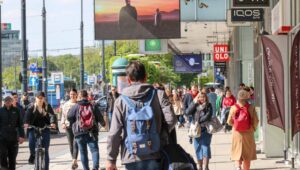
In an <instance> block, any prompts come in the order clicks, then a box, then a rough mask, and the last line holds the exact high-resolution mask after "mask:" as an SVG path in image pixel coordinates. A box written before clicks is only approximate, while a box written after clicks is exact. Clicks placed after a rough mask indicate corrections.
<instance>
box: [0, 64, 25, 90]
mask: <svg viewBox="0 0 300 170" xmlns="http://www.w3.org/2000/svg"><path fill="white" fill-rule="evenodd" d="M20 70H21V69H20V66H17V67H16V69H15V67H6V68H5V69H4V70H3V72H2V77H3V79H2V81H3V85H4V86H7V87H8V89H15V88H16V86H17V89H20V88H21V83H20V82H19V73H20Z"/></svg>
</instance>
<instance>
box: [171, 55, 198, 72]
mask: <svg viewBox="0 0 300 170" xmlns="http://www.w3.org/2000/svg"><path fill="white" fill-rule="evenodd" d="M173 64H174V71H175V72H177V73H201V72H202V56H201V55H200V54H191V55H175V56H174V59H173Z"/></svg>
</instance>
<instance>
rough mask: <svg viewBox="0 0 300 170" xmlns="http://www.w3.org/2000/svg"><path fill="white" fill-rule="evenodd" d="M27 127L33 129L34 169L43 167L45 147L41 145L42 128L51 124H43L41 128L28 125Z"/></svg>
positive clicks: (42, 168) (40, 169) (38, 169)
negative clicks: (34, 142)
mask: <svg viewBox="0 0 300 170" xmlns="http://www.w3.org/2000/svg"><path fill="white" fill-rule="evenodd" d="M28 128H31V129H34V134H35V139H36V144H35V160H34V170H44V169H45V148H44V147H43V146H42V140H43V136H42V133H43V130H45V129H50V128H51V126H45V127H43V128H40V127H36V126H32V125H30V126H29V127H28Z"/></svg>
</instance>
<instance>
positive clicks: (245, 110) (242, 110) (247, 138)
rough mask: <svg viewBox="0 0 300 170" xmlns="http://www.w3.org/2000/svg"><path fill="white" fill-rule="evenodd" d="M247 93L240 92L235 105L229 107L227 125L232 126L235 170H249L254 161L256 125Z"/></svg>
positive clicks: (255, 118)
mask: <svg viewBox="0 0 300 170" xmlns="http://www.w3.org/2000/svg"><path fill="white" fill-rule="evenodd" d="M249 97H250V96H249V93H248V92H247V91H245V90H240V91H239V93H238V101H237V103H236V104H235V105H234V106H232V107H231V109H230V112H229V116H228V120H227V123H228V124H229V125H231V126H233V132H232V150H231V160H233V161H235V164H236V169H237V170H241V168H242V165H243V169H244V170H249V169H250V163H251V161H252V160H256V145H255V141H254V132H255V130H256V128H257V125H258V118H257V115H256V111H255V108H254V107H253V106H252V105H250V104H249V103H248V99H249Z"/></svg>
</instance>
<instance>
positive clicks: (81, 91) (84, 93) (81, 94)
mask: <svg viewBox="0 0 300 170" xmlns="http://www.w3.org/2000/svg"><path fill="white" fill-rule="evenodd" d="M79 94H80V96H81V97H83V98H87V97H88V92H87V91H86V90H80V92H79Z"/></svg>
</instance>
